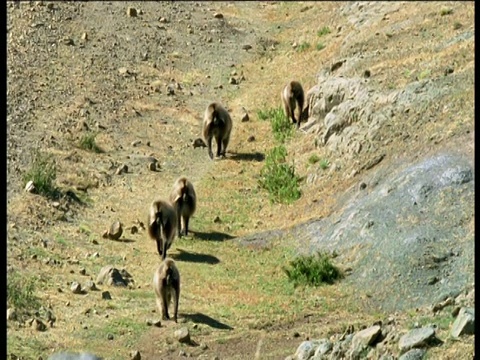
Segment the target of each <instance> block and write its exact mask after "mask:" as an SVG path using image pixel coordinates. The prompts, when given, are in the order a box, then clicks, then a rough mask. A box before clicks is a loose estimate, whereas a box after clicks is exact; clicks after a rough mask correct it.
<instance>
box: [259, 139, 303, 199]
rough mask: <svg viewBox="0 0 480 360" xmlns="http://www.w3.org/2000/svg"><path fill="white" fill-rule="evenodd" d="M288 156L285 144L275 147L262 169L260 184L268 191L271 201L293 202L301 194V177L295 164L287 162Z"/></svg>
mask: <svg viewBox="0 0 480 360" xmlns="http://www.w3.org/2000/svg"><path fill="white" fill-rule="evenodd" d="M286 157H287V150H286V149H285V146H283V145H280V146H277V147H275V148H273V149H272V150H270V152H269V153H268V154H267V158H266V160H265V166H264V167H263V168H262V170H261V171H260V179H259V185H260V187H262V188H264V189H265V190H267V191H268V193H269V198H270V201H271V202H280V203H291V202H293V201H295V200H298V199H299V198H300V196H301V192H300V187H299V182H300V178H299V177H298V176H297V175H296V174H295V168H294V166H293V165H288V164H287V163H286V162H285V159H286Z"/></svg>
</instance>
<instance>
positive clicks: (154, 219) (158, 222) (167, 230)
mask: <svg viewBox="0 0 480 360" xmlns="http://www.w3.org/2000/svg"><path fill="white" fill-rule="evenodd" d="M176 227H177V216H176V214H175V210H174V208H173V206H172V205H171V204H170V203H169V202H168V201H165V200H161V199H158V200H155V201H154V202H153V203H152V205H151V206H150V212H149V214H148V234H149V235H150V237H151V238H152V239H153V240H155V241H156V242H157V251H158V253H159V254H160V256H161V257H162V260H165V258H166V257H167V250H168V249H170V246H172V243H173V240H174V239H175V229H176Z"/></svg>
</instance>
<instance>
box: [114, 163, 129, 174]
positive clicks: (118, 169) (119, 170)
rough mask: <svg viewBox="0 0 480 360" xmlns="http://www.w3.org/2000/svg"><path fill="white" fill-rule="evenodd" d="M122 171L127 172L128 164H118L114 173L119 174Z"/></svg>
mask: <svg viewBox="0 0 480 360" xmlns="http://www.w3.org/2000/svg"><path fill="white" fill-rule="evenodd" d="M123 173H128V166H127V165H125V164H123V165H120V166H119V167H118V168H117V170H116V171H115V175H121V174H123Z"/></svg>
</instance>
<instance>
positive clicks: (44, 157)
mask: <svg viewBox="0 0 480 360" xmlns="http://www.w3.org/2000/svg"><path fill="white" fill-rule="evenodd" d="M56 178H57V168H56V166H55V161H54V159H53V157H52V156H51V155H48V154H44V153H41V152H39V151H37V152H35V153H34V154H33V161H32V164H31V167H30V169H29V170H28V171H27V172H25V174H24V175H23V181H24V182H25V184H24V185H26V184H27V183H28V182H29V181H33V184H34V185H35V191H36V192H37V194H40V195H44V196H53V195H54V194H55V193H56V191H57V190H56V188H55V185H54V182H55V179H56Z"/></svg>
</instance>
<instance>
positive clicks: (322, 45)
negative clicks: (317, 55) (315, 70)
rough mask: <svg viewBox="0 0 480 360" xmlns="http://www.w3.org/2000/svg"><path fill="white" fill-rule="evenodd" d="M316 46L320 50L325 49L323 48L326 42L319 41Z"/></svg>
mask: <svg viewBox="0 0 480 360" xmlns="http://www.w3.org/2000/svg"><path fill="white" fill-rule="evenodd" d="M316 48H317V50H318V51H320V50H323V49H325V44H324V43H318V44H317V46H316Z"/></svg>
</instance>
